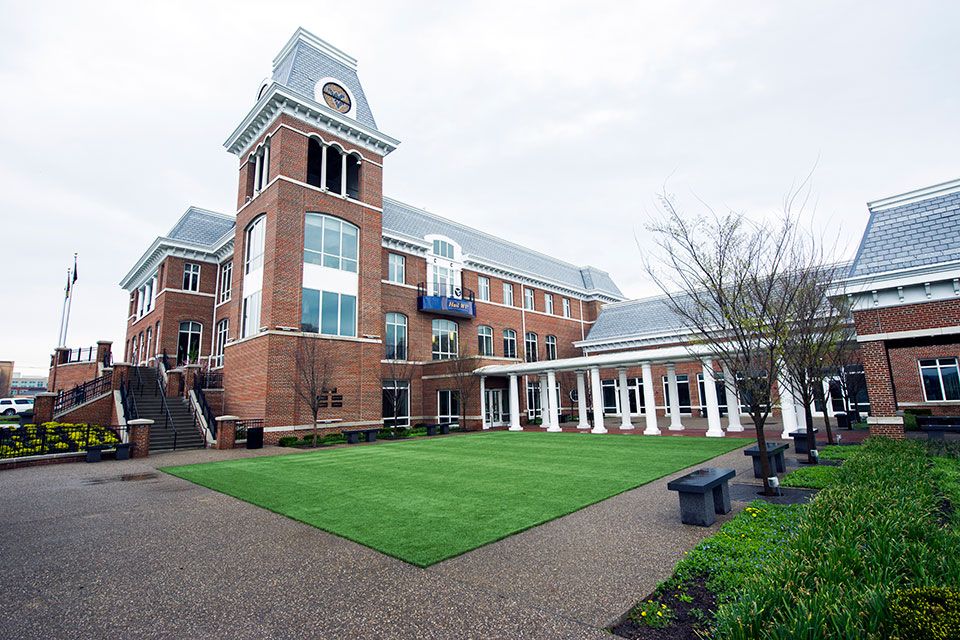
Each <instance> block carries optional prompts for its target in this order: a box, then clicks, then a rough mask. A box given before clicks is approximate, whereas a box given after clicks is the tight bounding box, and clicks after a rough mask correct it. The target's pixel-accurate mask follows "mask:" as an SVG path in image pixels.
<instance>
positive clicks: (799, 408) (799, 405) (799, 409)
mask: <svg viewBox="0 0 960 640" xmlns="http://www.w3.org/2000/svg"><path fill="white" fill-rule="evenodd" d="M793 406H794V411H796V413H797V428H798V429H806V428H807V413H806V411H805V410H804V406H803V400H801V399H800V394H799V393H795V394H794V395H793Z"/></svg>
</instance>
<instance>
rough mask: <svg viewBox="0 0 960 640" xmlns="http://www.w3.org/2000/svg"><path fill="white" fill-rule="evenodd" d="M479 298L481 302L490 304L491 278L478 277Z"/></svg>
mask: <svg viewBox="0 0 960 640" xmlns="http://www.w3.org/2000/svg"><path fill="white" fill-rule="evenodd" d="M477 289H479V291H478V292H477V297H478V298H479V299H480V300H485V301H487V302H490V278H488V277H486V276H479V277H477Z"/></svg>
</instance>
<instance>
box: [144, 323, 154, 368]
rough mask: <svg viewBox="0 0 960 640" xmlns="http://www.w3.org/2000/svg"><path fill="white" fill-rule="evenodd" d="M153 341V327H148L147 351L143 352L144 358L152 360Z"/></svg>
mask: <svg viewBox="0 0 960 640" xmlns="http://www.w3.org/2000/svg"><path fill="white" fill-rule="evenodd" d="M152 342H153V327H147V342H146V347H145V349H146V351H145V352H144V354H143V359H144V360H148V361H149V360H150V344H151V343H152Z"/></svg>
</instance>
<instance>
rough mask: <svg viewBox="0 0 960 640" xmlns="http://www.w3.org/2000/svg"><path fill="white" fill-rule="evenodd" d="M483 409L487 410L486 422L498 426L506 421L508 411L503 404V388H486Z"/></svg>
mask: <svg viewBox="0 0 960 640" xmlns="http://www.w3.org/2000/svg"><path fill="white" fill-rule="evenodd" d="M486 396H487V397H486V399H485V400H486V401H485V403H484V404H485V407H484V410H485V411H486V412H487V424H488V425H490V426H491V427H500V426H503V425H505V424H506V423H507V420H508V419H509V417H510V416H509V413H510V412H509V411H508V410H507V408H506V407H505V406H504V393H503V389H487V390H486Z"/></svg>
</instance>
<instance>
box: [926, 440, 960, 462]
mask: <svg viewBox="0 0 960 640" xmlns="http://www.w3.org/2000/svg"><path fill="white" fill-rule="evenodd" d="M926 446H927V455H931V456H942V457H944V458H954V459H960V442H958V441H956V440H927V441H926Z"/></svg>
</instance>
